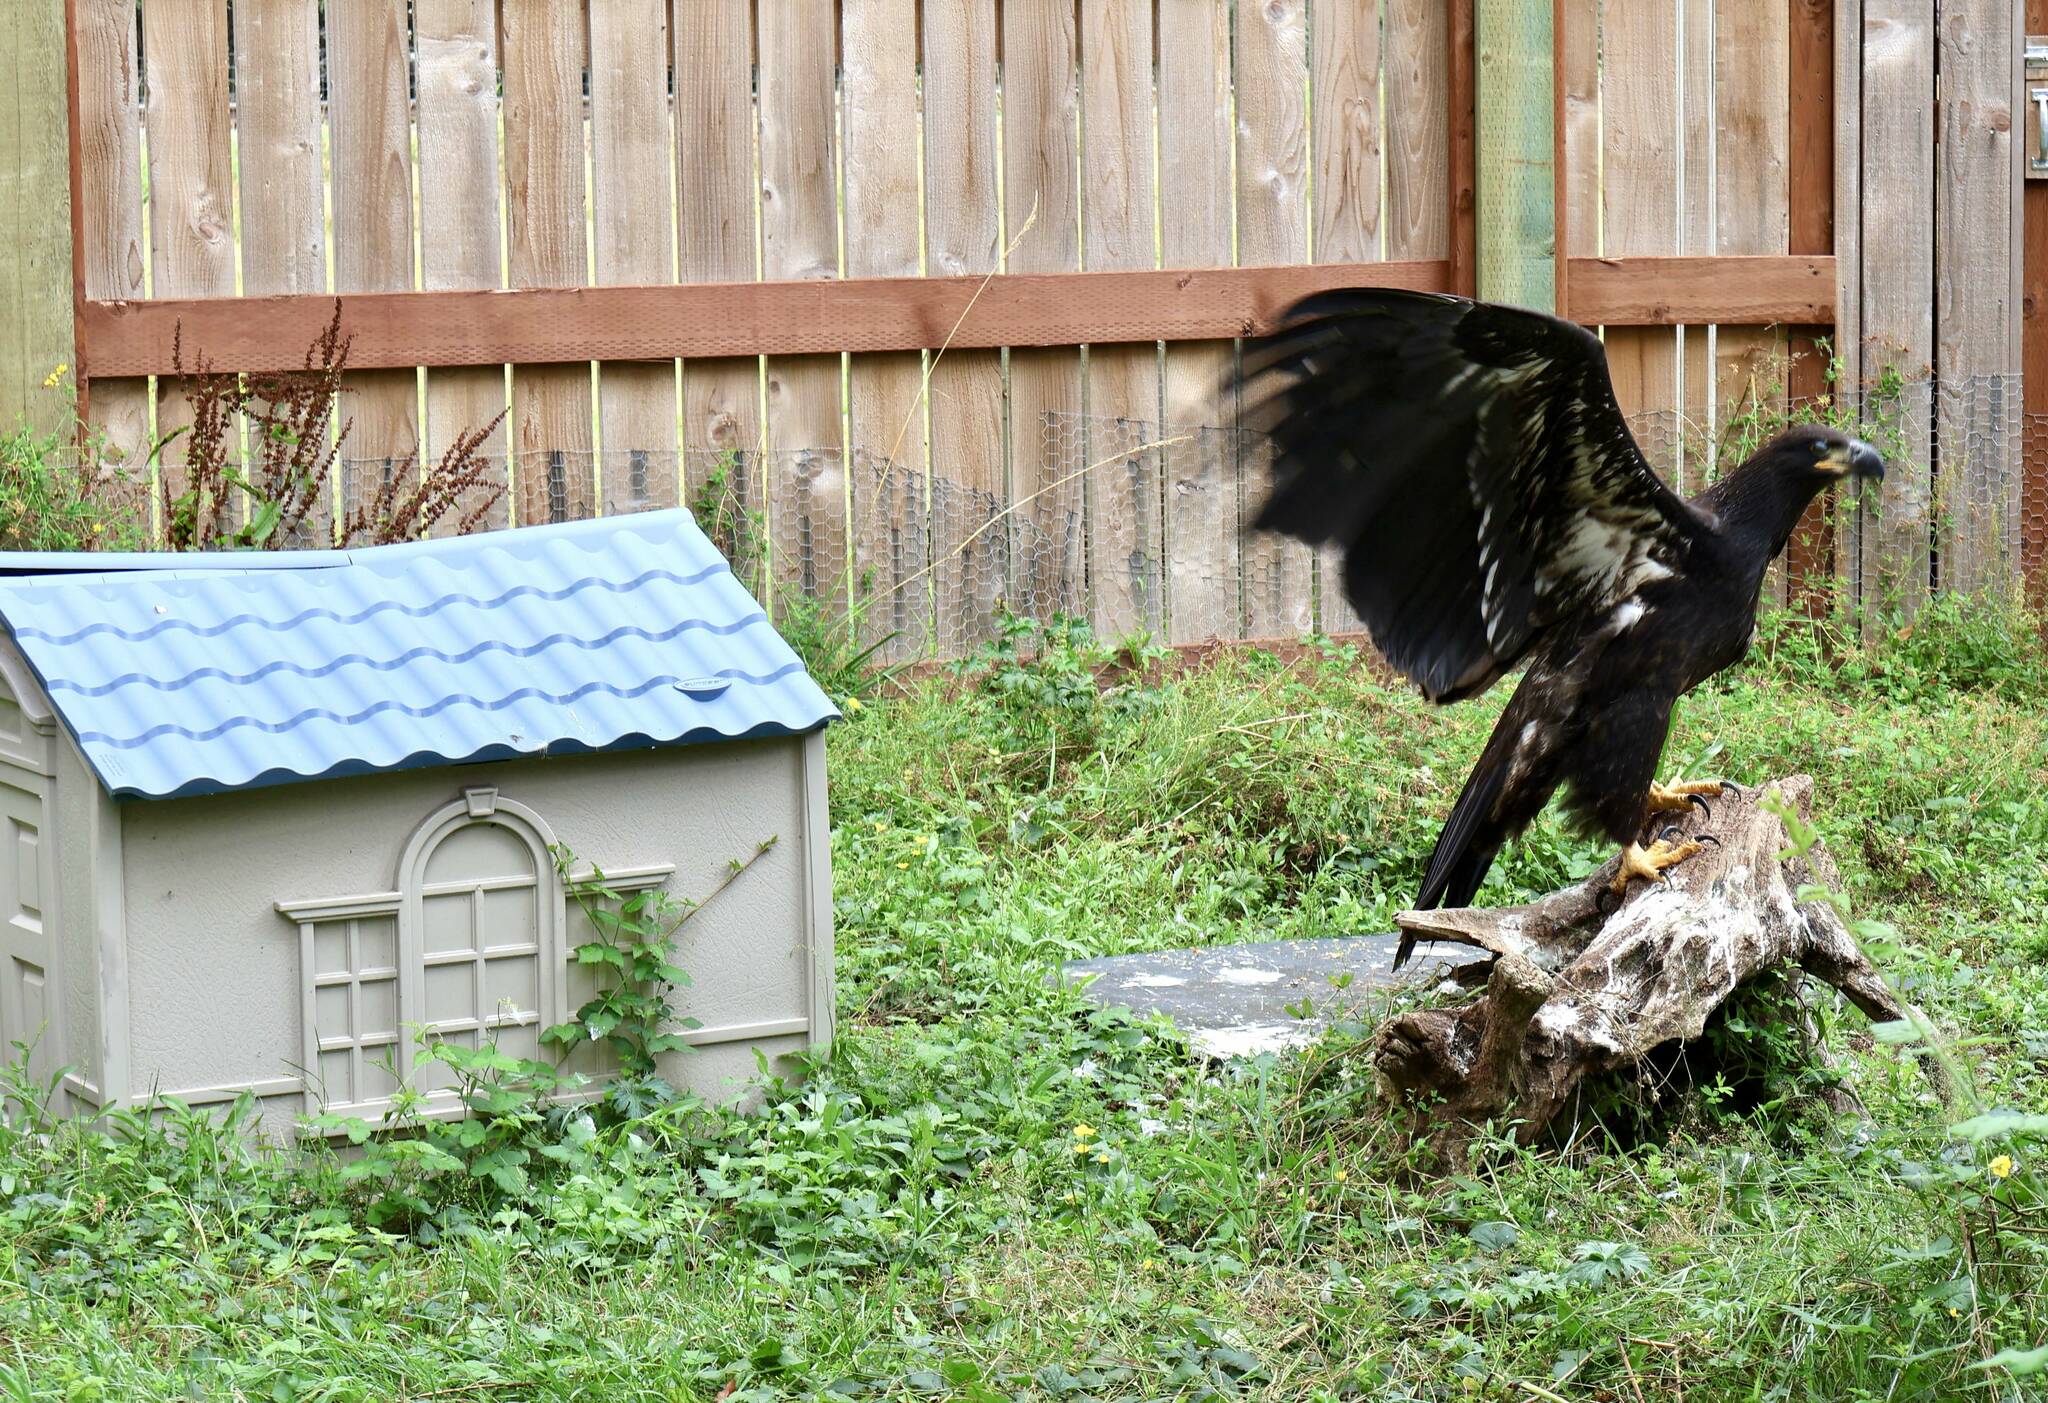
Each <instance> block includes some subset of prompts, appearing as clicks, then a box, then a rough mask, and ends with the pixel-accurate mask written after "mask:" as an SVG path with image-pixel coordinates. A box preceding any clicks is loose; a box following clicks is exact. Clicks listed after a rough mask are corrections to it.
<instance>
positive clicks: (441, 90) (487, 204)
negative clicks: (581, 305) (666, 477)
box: [413, 0, 512, 530]
mask: <svg viewBox="0 0 2048 1403" xmlns="http://www.w3.org/2000/svg"><path fill="white" fill-rule="evenodd" d="M413 23H414V26H415V29H416V30H417V35H416V38H415V41H414V42H415V44H416V45H417V47H418V50H419V57H418V68H419V185H420V206H419V217H420V235H421V237H420V275H421V280H422V281H423V282H424V284H425V285H426V286H427V287H429V288H434V289H447V290H454V289H459V288H484V287H499V286H502V285H503V282H504V271H503V259H504V248H503V233H504V230H503V223H502V220H501V218H500V215H501V209H500V205H499V199H498V195H499V189H498V16H497V7H496V5H495V4H494V3H493V0H413ZM505 408H506V401H505V369H504V367H503V366H496V365H491V366H444V367H430V368H429V369H428V371H427V422H426V424H425V426H424V427H425V431H426V432H425V435H424V438H425V447H424V450H423V451H424V452H425V453H427V454H428V455H431V456H432V457H434V458H435V459H439V458H440V457H441V455H443V454H445V453H446V452H447V451H448V449H449V446H450V445H452V444H453V443H454V442H455V440H456V438H457V437H458V436H459V435H462V434H464V433H470V432H474V431H476V430H478V429H481V428H483V427H484V426H485V425H487V424H490V423H492V422H493V421H496V420H498V419H499V418H500V416H501V415H503V414H504V412H505ZM506 439H507V434H506V430H505V426H504V424H503V423H498V425H497V427H496V428H494V429H492V430H491V432H490V434H489V436H488V437H487V438H486V439H485V440H484V442H483V443H482V444H481V445H479V448H478V451H479V452H480V453H482V454H484V455H485V456H486V457H487V458H488V459H489V460H490V462H491V472H490V483H489V485H488V486H487V487H484V488H480V489H478V491H477V493H476V494H475V495H474V496H473V497H472V499H471V501H469V502H466V503H465V504H464V505H463V508H462V510H463V512H464V513H465V514H466V513H467V512H468V511H469V510H471V509H473V507H474V506H475V505H476V497H489V496H490V494H491V492H492V491H494V490H495V491H496V493H497V496H496V498H495V500H493V501H492V502H491V504H490V506H489V507H488V508H487V510H486V512H485V515H484V517H483V518H482V520H481V521H480V522H479V525H481V526H483V527H486V528H489V529H496V528H499V527H502V526H504V525H505V524H506V523H507V522H509V521H510V520H511V517H512V495H511V494H512V476H511V470H510V464H509V462H508V460H507V451H506ZM459 524H460V523H459V519H458V520H456V521H449V522H444V523H443V527H442V529H444V530H448V529H453V528H454V527H455V526H456V525H459Z"/></svg>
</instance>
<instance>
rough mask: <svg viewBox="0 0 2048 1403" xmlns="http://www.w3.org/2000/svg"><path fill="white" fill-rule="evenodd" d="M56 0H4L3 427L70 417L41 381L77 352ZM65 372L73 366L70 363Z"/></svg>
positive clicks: (64, 69)
mask: <svg viewBox="0 0 2048 1403" xmlns="http://www.w3.org/2000/svg"><path fill="white" fill-rule="evenodd" d="M68 9H69V6H64V5H53V4H51V3H49V0H6V2H5V3H4V4H0V17H4V19H0V24H4V25H5V30H6V33H7V35H8V41H7V43H6V44H5V45H4V46H0V52H4V54H5V57H4V58H0V86H4V87H6V88H8V89H10V90H12V91H13V93H14V98H13V100H12V101H10V102H7V103H0V430H4V429H8V428H12V427H13V425H14V423H15V420H16V417H17V416H24V417H26V418H27V420H28V421H29V422H30V423H31V424H33V425H35V426H36V427H37V428H41V429H51V428H56V427H58V426H59V425H60V424H62V423H63V422H64V420H65V418H66V417H67V416H66V414H65V405H64V400H63V398H62V396H60V395H58V394H57V393H56V392H55V391H54V390H51V389H46V388H45V387H44V385H43V381H44V380H45V379H46V378H48V377H49V375H50V373H51V372H52V371H53V370H54V369H55V368H56V367H57V366H59V365H64V366H67V367H68V366H69V365H70V364H71V363H72V361H73V360H75V359H76V357H75V356H74V355H73V354H72V349H73V348H72V339H71V338H72V302H71V297H72V261H71V252H72V238H71V123H70V118H69V101H68V98H67V96H66V90H65V89H66V74H67V73H68V72H69V65H68V64H67V63H66V61H65V32H64V31H65V24H64V16H65V13H66V11H67V10H68ZM66 373H67V375H68V373H69V371H68V370H67V372H66Z"/></svg>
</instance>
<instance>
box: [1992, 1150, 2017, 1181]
mask: <svg viewBox="0 0 2048 1403" xmlns="http://www.w3.org/2000/svg"><path fill="white" fill-rule="evenodd" d="M1991 1177H1992V1178H1994V1179H2010V1178H2011V1177H2012V1156H2011V1155H2000V1156H1999V1157H1998V1158H1997V1159H1994V1160H1992V1161H1991Z"/></svg>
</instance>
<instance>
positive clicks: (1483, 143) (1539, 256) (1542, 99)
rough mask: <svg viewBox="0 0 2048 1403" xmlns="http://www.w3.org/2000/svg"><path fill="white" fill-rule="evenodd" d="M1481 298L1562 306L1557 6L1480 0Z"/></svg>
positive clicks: (1530, 0)
mask: <svg viewBox="0 0 2048 1403" xmlns="http://www.w3.org/2000/svg"><path fill="white" fill-rule="evenodd" d="M1477 19H1478V38H1479V64H1478V90H1479V91H1478V98H1479V102H1478V106H1479V189H1478V209H1479V295H1480V296H1481V297H1482V298H1484V299H1486V300H1487V301H1489V302H1511V303H1514V304H1516V305H1517V306H1522V307H1533V308H1535V309H1537V310H1539V311H1545V312H1548V311H1554V310H1556V307H1557V266H1556V264H1557V225H1556V218H1555V216H1556V211H1557V191H1556V185H1555V181H1556V141H1555V132H1556V87H1555V83H1556V68H1555V60H1554V57H1553V49H1554V46H1553V44H1552V42H1551V38H1552V34H1551V31H1552V28H1553V25H1552V0H1479V4H1478V15H1477Z"/></svg>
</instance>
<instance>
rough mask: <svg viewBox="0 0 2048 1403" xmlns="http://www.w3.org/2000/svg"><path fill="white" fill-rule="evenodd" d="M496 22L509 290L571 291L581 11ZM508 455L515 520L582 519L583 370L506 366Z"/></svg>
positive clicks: (586, 476)
mask: <svg viewBox="0 0 2048 1403" xmlns="http://www.w3.org/2000/svg"><path fill="white" fill-rule="evenodd" d="M500 15H501V23H502V26H503V29H502V33H503V42H504V59H503V61H504V66H505V218H506V224H507V228H508V234H509V239H508V243H509V245H510V250H511V273H512V278H511V285H512V286H513V287H516V288H517V287H575V286H577V285H579V284H581V283H582V282H584V280H585V279H586V277H587V276H588V267H589V265H588V263H587V258H588V252H587V250H586V248H585V246H584V220H583V202H584V180H583V55H584V41H585V37H586V36H585V33H584V29H583V6H582V4H581V3H579V0H519V3H518V4H516V5H507V6H505V7H504V8H503V10H502V11H501V12H500ZM512 451H513V455H514V481H515V482H516V483H517V484H518V496H519V521H520V522H521V524H523V525H531V524H533V523H535V522H543V521H576V520H581V519H582V518H584V517H587V516H590V515H591V514H592V508H593V506H594V504H595V499H594V495H593V494H594V483H593V477H594V474H593V471H592V464H591V404H590V369H589V367H588V366H584V365H544V366H535V365H521V366H514V367H513V369H512Z"/></svg>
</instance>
